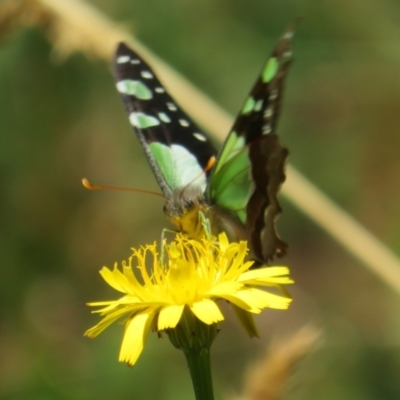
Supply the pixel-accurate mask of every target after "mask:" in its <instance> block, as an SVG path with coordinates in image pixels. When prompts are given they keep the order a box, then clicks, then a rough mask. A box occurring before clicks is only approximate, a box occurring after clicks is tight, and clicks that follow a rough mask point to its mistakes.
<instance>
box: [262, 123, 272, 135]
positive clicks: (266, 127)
mask: <svg viewBox="0 0 400 400" xmlns="http://www.w3.org/2000/svg"><path fill="white" fill-rule="evenodd" d="M262 132H263V135H268V134H269V133H271V132H272V128H271V125H270V124H268V125H264V126H263V128H262Z"/></svg>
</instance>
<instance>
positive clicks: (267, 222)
mask: <svg viewBox="0 0 400 400" xmlns="http://www.w3.org/2000/svg"><path fill="white" fill-rule="evenodd" d="M294 26H295V24H293V25H292V26H290V27H289V28H288V29H287V30H286V32H285V33H284V34H283V36H282V37H281V39H280V40H279V41H278V43H277V44H276V46H275V48H274V50H273V51H272V54H271V56H270V57H269V59H268V61H267V63H266V65H265V67H264V68H263V70H262V72H261V75H260V77H259V79H258V80H257V82H256V83H255V85H254V87H253V89H252V90H251V92H250V94H249V96H248V98H247V100H246V101H245V104H244V106H243V108H242V110H241V112H240V114H239V116H238V117H237V119H236V121H235V123H234V125H233V127H232V129H231V132H230V134H229V135H228V138H227V140H226V142H225V145H224V147H223V148H222V151H221V153H220V155H219V157H218V161H217V163H216V165H215V167H214V169H213V171H212V175H211V177H210V180H209V184H208V186H207V189H206V193H207V195H208V196H209V198H210V200H211V202H213V203H214V204H216V205H217V206H218V207H220V208H221V209H223V210H230V211H231V212H232V213H233V214H234V215H236V217H237V218H238V219H239V220H240V221H241V223H242V224H243V225H244V227H245V230H246V236H247V238H248V239H249V242H250V248H251V251H252V255H253V257H254V258H255V259H257V260H259V261H261V262H263V263H265V262H268V261H269V260H271V259H272V258H273V257H274V256H281V255H283V254H284V253H285V252H286V248H287V245H286V243H284V242H283V241H282V240H281V239H280V238H279V237H278V235H277V233H276V228H275V220H276V218H277V216H278V215H279V214H280V212H281V208H280V205H279V202H278V199H277V192H278V190H279V188H280V186H281V184H282V183H283V181H284V180H285V173H284V166H285V161H286V158H287V155H288V151H287V149H286V148H284V147H283V146H281V144H280V143H279V140H278V137H277V135H276V125H277V122H278V117H279V113H280V105H281V101H282V94H283V86H284V81H285V77H286V74H287V72H288V69H289V66H290V64H291V60H292V50H291V39H292V37H293V33H294Z"/></svg>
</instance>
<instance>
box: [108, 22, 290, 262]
mask: <svg viewBox="0 0 400 400" xmlns="http://www.w3.org/2000/svg"><path fill="white" fill-rule="evenodd" d="M293 30H294V27H293V26H292V27H289V29H288V30H287V31H286V32H285V33H284V35H283V36H282V37H281V39H280V40H279V41H278V43H277V44H276V46H275V48H274V50H273V52H272V54H271V57H270V58H269V60H268V62H267V64H266V66H265V67H264V68H263V70H262V72H261V76H260V78H259V79H258V80H257V82H256V83H255V85H254V87H253V89H252V91H251V92H250V94H249V96H248V98H247V100H246V101H245V104H244V106H243V108H242V109H241V112H240V114H239V116H238V117H237V119H236V121H235V123H234V125H233V127H232V129H231V131H230V133H229V135H228V137H227V139H226V141H225V144H224V145H223V147H222V150H221V151H220V152H219V154H218V153H217V151H216V150H215V149H214V146H213V145H212V144H211V142H210V141H209V139H208V138H207V136H206V135H204V134H203V133H202V132H201V131H200V130H199V128H198V127H197V126H196V125H195V123H194V122H193V121H191V120H190V118H189V117H188V116H187V115H186V114H185V113H184V112H183V111H182V110H181V109H180V108H179V107H178V106H177V105H176V104H175V102H174V100H173V99H172V97H171V96H170V95H169V94H168V93H167V92H166V90H165V89H164V87H163V86H162V84H161V83H160V81H159V80H158V78H157V77H156V75H155V74H154V72H153V71H152V69H151V68H150V67H149V66H148V65H147V64H146V62H145V61H144V60H143V59H142V58H141V57H140V56H139V55H138V54H136V53H135V52H134V51H132V50H131V49H130V48H129V47H127V46H126V45H125V44H123V43H121V44H120V45H119V47H118V49H117V53H116V58H115V65H114V70H115V75H116V81H117V90H118V91H119V93H120V94H121V96H122V99H123V102H124V104H125V108H126V111H127V113H128V115H129V120H130V122H131V125H132V126H133V128H134V130H135V132H136V133H137V136H138V138H139V141H140V143H141V145H142V147H143V150H144V152H145V154H146V156H147V158H148V161H149V164H150V167H151V168H152V170H153V172H154V175H155V177H156V180H157V182H158V184H159V186H160V188H161V190H162V192H163V194H164V196H165V197H166V199H167V200H166V204H165V206H164V212H165V214H166V215H167V217H168V219H169V220H170V221H171V222H172V223H173V224H174V225H175V226H176V227H177V229H178V230H179V231H182V232H184V233H186V234H188V235H189V236H191V237H192V238H194V239H200V238H201V237H202V236H203V235H204V233H205V229H207V226H209V227H210V230H211V233H212V234H218V233H219V232H221V231H224V232H226V233H227V234H228V236H229V237H230V239H231V240H234V241H237V240H242V239H245V240H248V241H249V245H250V251H251V257H252V258H254V259H255V260H258V261H259V262H261V263H267V262H268V261H269V260H271V259H272V258H273V257H275V256H281V255H283V254H284V253H285V251H286V247H287V245H286V244H285V243H284V242H283V241H282V240H281V239H280V238H279V237H278V235H277V233H276V229H275V220H276V218H277V216H278V215H279V214H280V212H281V209H280V206H279V203H278V200H277V192H278V191H279V188H280V186H281V184H282V183H283V181H284V180H285V174H284V166H285V161H286V158H287V155H288V151H287V149H286V148H284V147H283V146H281V144H280V143H279V140H278V137H277V135H276V133H275V132H276V123H277V120H278V116H279V111H280V102H281V98H282V91H283V82H284V79H285V77H286V73H287V70H288V68H289V66H290V63H291V38H292V36H293ZM205 221H207V223H205ZM208 233H209V232H208Z"/></svg>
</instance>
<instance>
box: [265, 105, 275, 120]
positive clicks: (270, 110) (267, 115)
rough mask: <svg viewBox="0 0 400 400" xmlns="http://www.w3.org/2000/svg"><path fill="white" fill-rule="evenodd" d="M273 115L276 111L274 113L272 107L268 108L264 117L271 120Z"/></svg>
mask: <svg viewBox="0 0 400 400" xmlns="http://www.w3.org/2000/svg"><path fill="white" fill-rule="evenodd" d="M273 113H274V111H273V109H272V107H268V108H267V109H266V110H265V112H264V117H265V118H271V117H272V114H273Z"/></svg>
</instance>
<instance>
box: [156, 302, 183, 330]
mask: <svg viewBox="0 0 400 400" xmlns="http://www.w3.org/2000/svg"><path fill="white" fill-rule="evenodd" d="M184 308H185V305H184V304H182V305H171V306H167V307H163V308H162V309H161V311H160V314H159V316H158V326H157V328H158V330H159V331H163V330H164V329H168V328H175V326H176V325H178V322H179V320H180V319H181V316H182V312H183V309H184Z"/></svg>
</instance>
